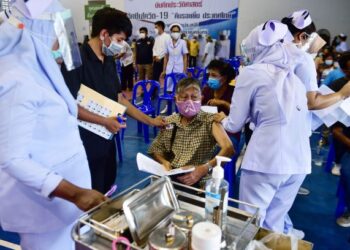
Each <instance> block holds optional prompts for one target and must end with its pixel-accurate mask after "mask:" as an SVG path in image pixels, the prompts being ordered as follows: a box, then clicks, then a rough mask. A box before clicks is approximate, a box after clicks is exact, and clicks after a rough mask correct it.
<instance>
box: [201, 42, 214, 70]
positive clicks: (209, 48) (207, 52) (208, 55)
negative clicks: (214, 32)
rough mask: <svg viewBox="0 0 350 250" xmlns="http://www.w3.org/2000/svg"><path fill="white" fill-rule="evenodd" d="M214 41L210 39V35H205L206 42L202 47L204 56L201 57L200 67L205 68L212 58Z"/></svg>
mask: <svg viewBox="0 0 350 250" xmlns="http://www.w3.org/2000/svg"><path fill="white" fill-rule="evenodd" d="M214 52H215V48H214V43H213V40H212V39H211V36H208V37H207V44H206V45H205V48H204V56H203V59H202V68H205V67H207V66H208V65H209V63H210V62H211V61H212V60H213V59H214Z"/></svg>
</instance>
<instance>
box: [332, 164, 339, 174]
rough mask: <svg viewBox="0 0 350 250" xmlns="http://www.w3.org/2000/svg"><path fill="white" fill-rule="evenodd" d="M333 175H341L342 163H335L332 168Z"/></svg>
mask: <svg viewBox="0 0 350 250" xmlns="http://www.w3.org/2000/svg"><path fill="white" fill-rule="evenodd" d="M331 173H332V175H336V176H340V165H339V164H334V166H333V168H332V170H331Z"/></svg>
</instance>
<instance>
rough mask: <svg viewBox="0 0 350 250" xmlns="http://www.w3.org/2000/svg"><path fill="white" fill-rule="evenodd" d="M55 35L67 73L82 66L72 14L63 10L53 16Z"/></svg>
mask: <svg viewBox="0 0 350 250" xmlns="http://www.w3.org/2000/svg"><path fill="white" fill-rule="evenodd" d="M53 15H54V16H53V20H54V28H55V33H56V36H57V39H58V43H59V48H60V51H61V53H62V58H63V61H64V64H65V66H66V68H67V70H68V71H70V70H73V69H76V68H78V67H80V66H81V65H82V61H81V57H80V50H79V45H78V39H77V34H76V33H75V28H74V22H73V17H72V12H71V11H70V10H65V11H62V12H57V13H55V14H53Z"/></svg>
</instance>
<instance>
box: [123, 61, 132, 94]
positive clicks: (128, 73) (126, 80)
mask: <svg viewBox="0 0 350 250" xmlns="http://www.w3.org/2000/svg"><path fill="white" fill-rule="evenodd" d="M121 84H122V90H126V88H128V89H130V90H132V88H133V87H134V67H133V65H132V64H129V65H128V66H125V67H124V66H122V81H121Z"/></svg>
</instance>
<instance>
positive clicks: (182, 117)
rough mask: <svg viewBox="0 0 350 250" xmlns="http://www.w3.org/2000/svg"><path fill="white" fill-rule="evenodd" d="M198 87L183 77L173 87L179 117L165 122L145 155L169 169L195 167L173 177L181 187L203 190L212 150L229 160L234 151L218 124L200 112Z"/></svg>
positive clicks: (214, 163) (212, 165)
mask: <svg viewBox="0 0 350 250" xmlns="http://www.w3.org/2000/svg"><path fill="white" fill-rule="evenodd" d="M201 98H202V95H201V88H200V83H199V81H198V80H196V79H194V78H184V79H182V80H180V81H179V83H178V84H177V86H176V95H175V101H176V106H177V108H178V110H179V114H173V115H171V116H168V117H167V118H165V119H166V121H167V123H168V124H169V125H168V126H167V128H166V129H164V130H162V131H161V132H160V134H159V135H158V136H157V138H156V139H155V140H154V141H153V143H152V145H151V147H150V148H149V151H148V153H149V154H150V155H151V156H152V157H153V158H154V159H155V160H156V161H158V162H160V163H161V164H163V166H164V167H165V168H166V169H168V170H170V169H174V168H180V167H190V166H195V170H194V171H193V172H190V173H187V174H184V175H182V176H179V177H177V180H178V181H180V182H182V183H184V184H185V185H190V186H192V185H195V186H197V187H203V186H202V185H201V184H202V183H199V182H200V180H201V179H202V178H203V177H204V176H206V175H207V174H208V172H209V171H210V170H211V168H212V167H214V166H215V165H216V160H215V157H214V151H215V146H216V144H218V145H219V147H220V149H221V150H220V151H219V153H218V155H222V156H227V157H230V156H231V155H233V153H234V150H233V146H232V143H231V141H230V139H229V138H228V136H227V134H226V132H225V130H224V129H223V127H222V125H221V124H219V123H215V122H213V115H212V114H209V113H206V112H203V111H201Z"/></svg>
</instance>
